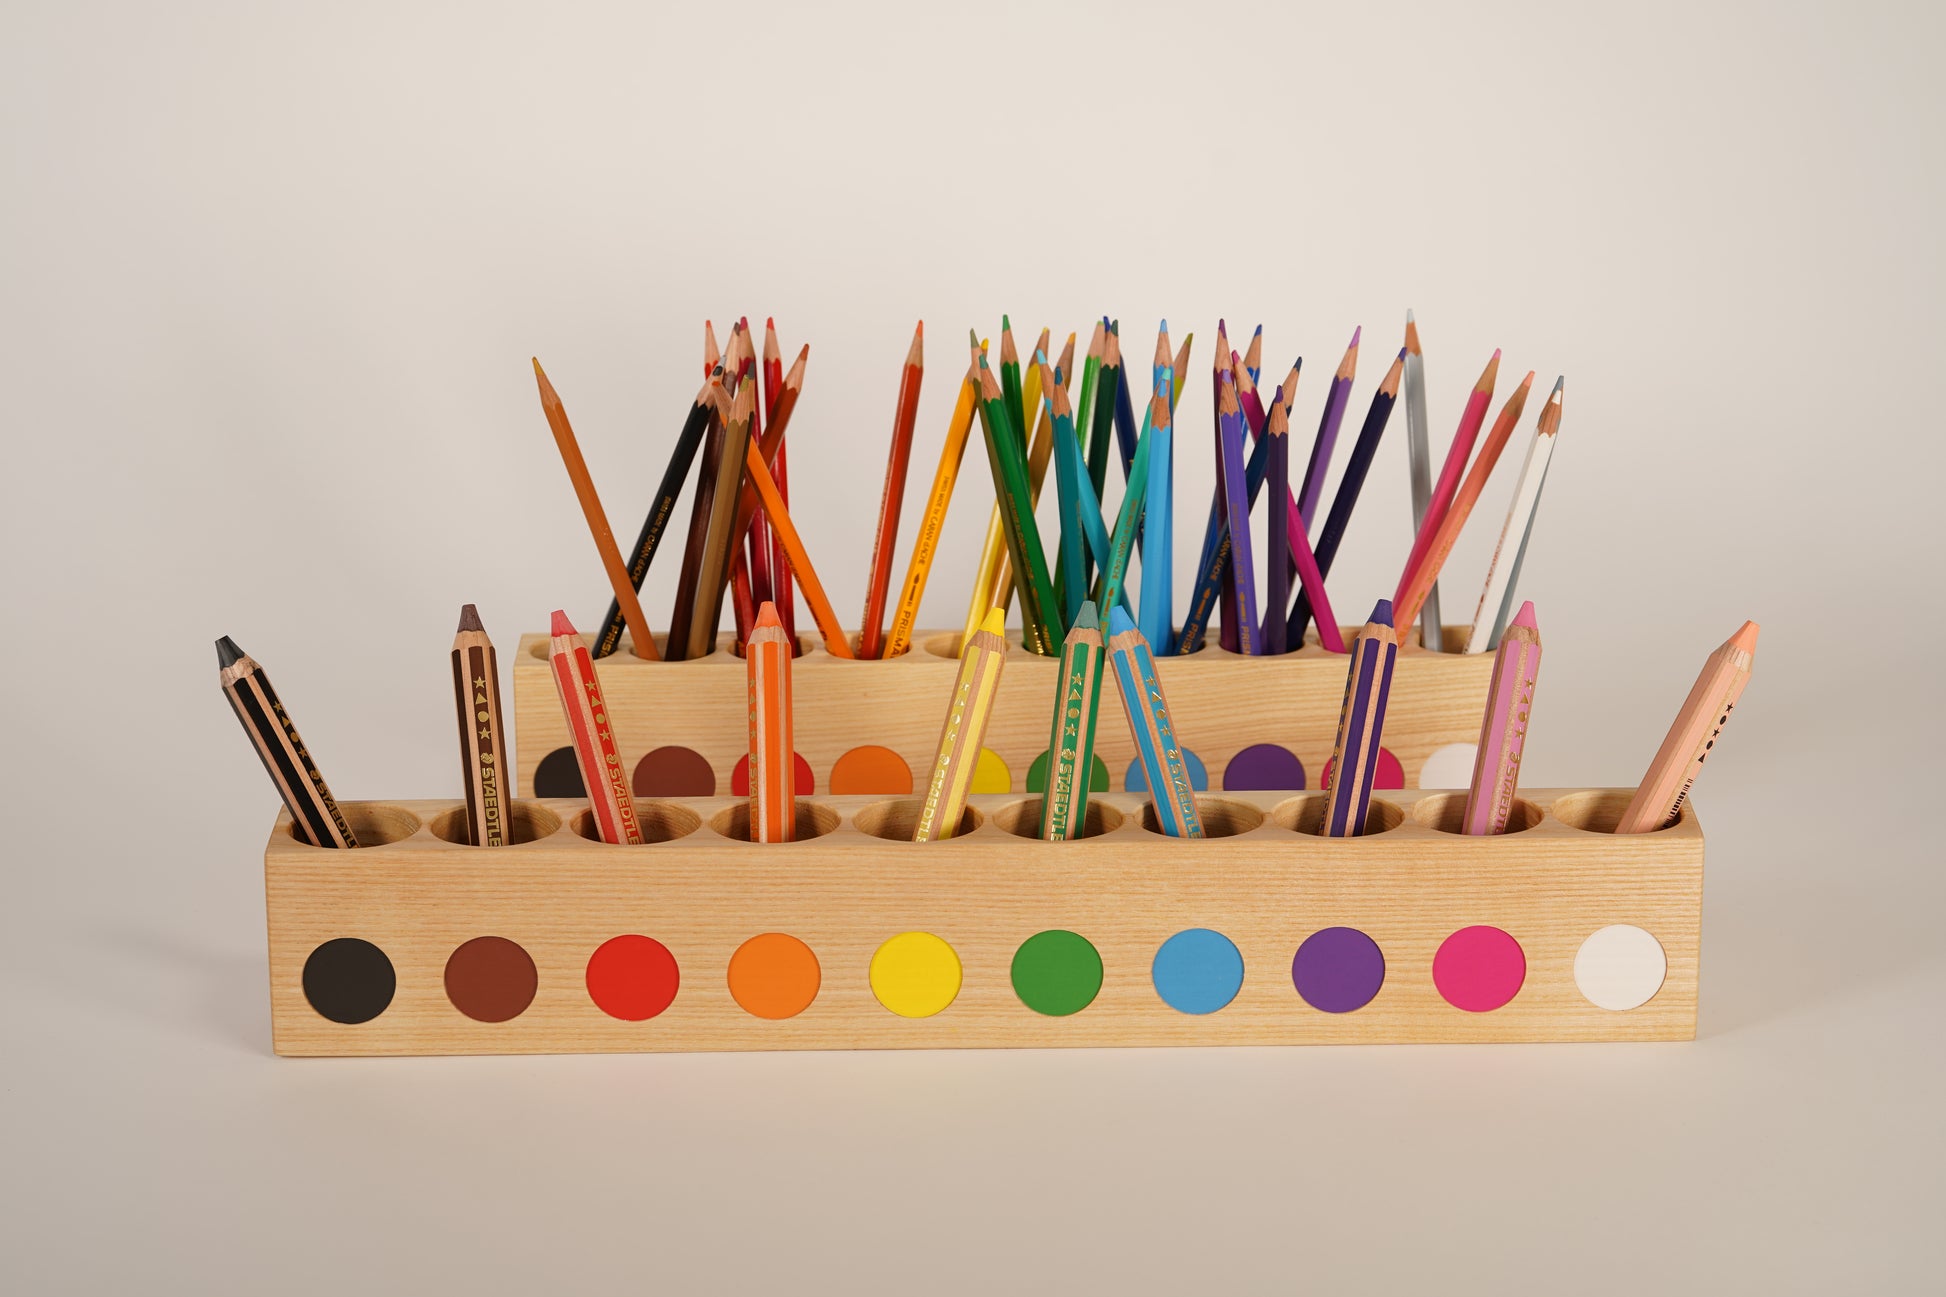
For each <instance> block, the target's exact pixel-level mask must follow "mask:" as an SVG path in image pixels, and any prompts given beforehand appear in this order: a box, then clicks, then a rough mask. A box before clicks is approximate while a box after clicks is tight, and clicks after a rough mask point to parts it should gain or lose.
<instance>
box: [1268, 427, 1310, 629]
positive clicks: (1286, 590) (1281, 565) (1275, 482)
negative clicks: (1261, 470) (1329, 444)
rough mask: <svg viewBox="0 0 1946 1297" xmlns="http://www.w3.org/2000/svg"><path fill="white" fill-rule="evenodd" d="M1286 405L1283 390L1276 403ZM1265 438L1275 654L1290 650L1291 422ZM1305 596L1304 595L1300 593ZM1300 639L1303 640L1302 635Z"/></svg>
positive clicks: (1270, 619)
mask: <svg viewBox="0 0 1946 1297" xmlns="http://www.w3.org/2000/svg"><path fill="white" fill-rule="evenodd" d="M1276 404H1277V405H1278V406H1279V408H1280V409H1281V407H1282V406H1283V404H1284V403H1283V400H1282V393H1279V400H1278V401H1277V403H1276ZM1264 441H1265V442H1267V443H1268V444H1269V448H1270V471H1269V473H1268V474H1267V476H1266V479H1265V480H1266V481H1268V482H1269V483H1270V499H1271V505H1270V508H1269V509H1268V510H1267V512H1268V513H1269V515H1270V517H1269V543H1268V545H1267V549H1268V551H1269V552H1268V553H1266V554H1265V555H1264V585H1265V591H1264V636H1263V639H1264V653H1265V654H1266V655H1275V654H1279V653H1285V652H1288V651H1289V650H1290V641H1289V631H1290V628H1289V624H1288V623H1287V622H1286V621H1285V620H1284V605H1285V603H1286V602H1287V601H1288V600H1289V599H1290V597H1291V577H1290V573H1289V571H1287V570H1286V568H1285V563H1286V562H1287V561H1288V560H1289V559H1290V555H1291V527H1290V513H1289V511H1288V510H1285V509H1280V508H1278V507H1277V501H1279V500H1281V499H1283V498H1284V496H1285V495H1286V494H1288V493H1289V491H1290V487H1291V450H1290V446H1291V438H1290V423H1289V421H1288V420H1285V419H1278V420H1277V421H1276V423H1275V426H1272V427H1267V428H1266V429H1265V431H1264ZM1300 597H1301V596H1300ZM1299 642H1300V643H1301V642H1302V639H1301V638H1300V640H1299Z"/></svg>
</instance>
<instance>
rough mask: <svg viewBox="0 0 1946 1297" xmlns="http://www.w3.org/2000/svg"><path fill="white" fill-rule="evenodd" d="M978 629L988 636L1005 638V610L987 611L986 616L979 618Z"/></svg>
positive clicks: (995, 608) (997, 608)
mask: <svg viewBox="0 0 1946 1297" xmlns="http://www.w3.org/2000/svg"><path fill="white" fill-rule="evenodd" d="M980 629H981V630H982V631H984V632H986V633H987V634H988V635H998V636H999V637H1000V638H1001V639H1005V638H1007V610H1006V609H1005V608H1000V607H994V608H989V609H987V615H986V616H984V617H982V618H980Z"/></svg>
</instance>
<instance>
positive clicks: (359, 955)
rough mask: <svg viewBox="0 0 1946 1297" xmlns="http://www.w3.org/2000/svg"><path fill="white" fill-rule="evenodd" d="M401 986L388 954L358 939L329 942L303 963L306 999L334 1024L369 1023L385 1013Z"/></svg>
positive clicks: (344, 938)
mask: <svg viewBox="0 0 1946 1297" xmlns="http://www.w3.org/2000/svg"><path fill="white" fill-rule="evenodd" d="M398 987H399V978H398V974H397V973H395V972H394V971H393V970H392V961H391V960H389V959H387V958H386V957H385V952H384V951H382V950H380V949H379V948H378V947H377V946H374V945H373V944H372V943H371V942H369V941H361V940H359V939H358V938H357V937H337V938H334V939H333V940H330V941H327V942H325V943H324V944H323V945H322V946H319V947H318V948H317V949H316V950H313V951H312V952H311V957H310V958H309V959H306V960H305V961H304V998H305V999H307V1000H309V1001H310V1002H311V1007H312V1008H313V1009H316V1010H317V1011H318V1014H319V1016H321V1017H324V1018H328V1019H329V1020H331V1021H332V1022H342V1023H344V1024H345V1025H347V1026H352V1025H355V1024H357V1023H360V1022H370V1021H371V1020H372V1019H373V1018H376V1017H377V1016H378V1015H379V1014H381V1013H384V1012H385V1009H386V1006H387V1005H389V1004H391V1003H392V993H393V992H394V991H396V990H398Z"/></svg>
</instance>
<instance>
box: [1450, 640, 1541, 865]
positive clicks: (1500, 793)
mask: <svg viewBox="0 0 1946 1297" xmlns="http://www.w3.org/2000/svg"><path fill="white" fill-rule="evenodd" d="M1540 673H1541V628H1540V626H1539V625H1538V624H1537V623H1536V622H1535V620H1534V605H1533V604H1532V603H1531V602H1529V603H1524V604H1522V605H1520V612H1519V613H1518V614H1516V615H1515V617H1514V619H1513V622H1512V623H1511V624H1510V625H1509V626H1508V627H1507V633H1506V634H1505V635H1504V636H1502V637H1501V640H1500V650H1499V652H1498V653H1497V654H1495V656H1494V659H1493V680H1492V683H1491V684H1490V685H1489V686H1488V688H1487V709H1486V715H1485V716H1484V717H1482V718H1481V721H1480V750H1479V754H1478V755H1477V756H1476V757H1474V759H1473V786H1472V788H1471V789H1470V790H1469V791H1468V792H1467V794H1466V814H1465V817H1464V818H1463V819H1462V820H1461V821H1460V832H1462V833H1473V834H1491V833H1505V832H1506V831H1507V820H1508V818H1509V817H1510V816H1511V815H1512V814H1513V810H1514V793H1515V792H1516V791H1517V790H1518V789H1519V787H1520V758H1521V753H1522V751H1523V750H1524V749H1525V748H1526V746H1527V720H1528V716H1529V714H1530V713H1531V712H1532V711H1533V708H1534V681H1535V680H1536V679H1538V678H1539V676H1540Z"/></svg>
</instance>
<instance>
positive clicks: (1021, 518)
mask: <svg viewBox="0 0 1946 1297" xmlns="http://www.w3.org/2000/svg"><path fill="white" fill-rule="evenodd" d="M980 396H981V403H980V430H981V431H982V432H983V433H985V434H986V443H987V464H988V466H989V467H990V468H992V470H993V494H994V498H995V499H996V500H998V501H999V502H1000V515H1001V517H1000V520H1001V523H1002V526H1001V528H1000V530H1001V532H1002V533H1003V534H1004V535H1005V536H1006V540H1007V555H1008V559H1009V561H1010V562H1011V563H1012V565H1013V570H1014V589H1016V590H1017V591H1019V592H1020V639H1021V644H1022V645H1023V646H1024V647H1025V648H1026V649H1027V651H1028V652H1030V653H1038V654H1040V655H1041V656H1042V657H1053V656H1055V655H1056V654H1057V653H1058V652H1060V648H1059V644H1058V642H1057V641H1056V640H1055V638H1054V633H1053V631H1052V630H1050V629H1049V626H1050V622H1049V619H1048V617H1049V613H1050V612H1051V611H1052V610H1053V608H1054V589H1053V583H1052V582H1051V581H1050V580H1049V579H1048V575H1047V555H1046V554H1045V553H1044V552H1043V551H1042V549H1041V533H1040V531H1039V529H1038V528H1037V527H1035V525H1034V504H1033V500H1034V497H1033V495H1032V494H1031V493H1030V492H1029V490H1028V488H1027V456H1026V453H1025V452H1024V451H1023V450H1022V449H1021V447H1020V442H1019V440H1018V439H1017V438H1016V437H1015V436H1014V431H1013V426H1012V424H1010V423H1009V422H1008V417H1007V399H1006V396H1005V394H1003V393H1002V392H1001V390H1000V384H999V383H998V382H996V381H995V380H994V377H993V371H992V370H991V369H989V368H988V367H987V358H986V357H985V356H981V357H980Z"/></svg>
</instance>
